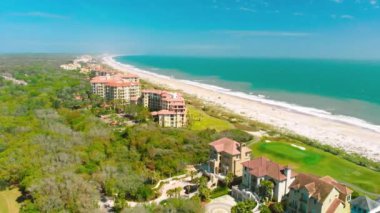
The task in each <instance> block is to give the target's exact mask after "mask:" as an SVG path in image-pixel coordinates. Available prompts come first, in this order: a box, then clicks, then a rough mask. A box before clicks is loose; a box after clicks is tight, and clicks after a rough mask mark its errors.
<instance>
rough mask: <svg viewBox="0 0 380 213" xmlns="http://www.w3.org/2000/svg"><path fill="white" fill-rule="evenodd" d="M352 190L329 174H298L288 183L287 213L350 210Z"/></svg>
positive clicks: (337, 212) (329, 212)
mask: <svg viewBox="0 0 380 213" xmlns="http://www.w3.org/2000/svg"><path fill="white" fill-rule="evenodd" d="M351 193H352V191H351V190H350V189H349V188H348V187H346V186H345V185H343V184H341V183H338V182H337V181H336V180H334V179H333V178H331V177H329V176H325V177H322V178H320V177H316V176H312V175H307V174H298V175H297V177H296V179H295V180H294V182H293V183H292V184H291V185H290V191H289V195H288V205H287V208H286V212H288V213H298V212H300V213H309V212H310V213H322V212H323V213H334V212H336V213H345V212H347V213H348V212H350V203H349V202H350V200H351Z"/></svg>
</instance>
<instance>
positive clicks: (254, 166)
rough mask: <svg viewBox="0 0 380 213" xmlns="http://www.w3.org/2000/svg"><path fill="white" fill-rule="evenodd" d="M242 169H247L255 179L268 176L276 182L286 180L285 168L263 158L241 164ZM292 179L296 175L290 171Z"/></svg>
mask: <svg viewBox="0 0 380 213" xmlns="http://www.w3.org/2000/svg"><path fill="white" fill-rule="evenodd" d="M242 164H243V166H244V167H246V168H248V169H249V170H250V171H249V173H250V174H251V175H254V176H256V177H264V176H268V177H271V178H273V179H275V180H277V181H282V180H286V175H285V173H284V170H285V168H286V167H284V166H281V165H279V164H277V163H274V162H272V161H270V160H269V159H267V158H265V157H259V158H256V159H253V160H250V161H246V162H244V163H242ZM291 175H292V177H295V176H296V175H297V173H295V172H294V171H292V173H291Z"/></svg>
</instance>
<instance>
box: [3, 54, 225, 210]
mask: <svg viewBox="0 0 380 213" xmlns="http://www.w3.org/2000/svg"><path fill="white" fill-rule="evenodd" d="M71 58H72V57H70V56H62V55H55V56H47V55H32V56H27V55H25V56H2V57H0V72H1V75H11V76H13V77H14V78H16V79H18V80H23V81H25V82H27V85H17V84H14V83H12V82H10V81H8V80H5V79H4V78H2V77H0V121H1V123H0V187H1V189H2V190H5V189H7V188H11V187H13V188H15V187H16V188H18V189H19V190H20V192H21V196H20V198H18V200H21V201H22V202H21V212H60V211H64V210H66V211H70V212H91V211H92V210H94V209H96V208H98V204H97V202H98V201H99V199H100V193H104V194H106V195H108V196H113V197H115V198H116V201H118V199H119V200H120V202H117V204H118V205H121V207H120V209H122V208H123V207H124V206H123V200H125V199H127V200H135V201H144V200H149V199H152V198H154V197H155V196H157V195H156V192H155V191H153V190H152V189H151V188H152V187H151V186H152V185H153V184H155V182H156V181H157V180H159V179H161V178H165V177H169V176H173V175H176V174H182V173H184V172H185V171H184V168H185V165H188V164H197V163H201V162H204V161H205V160H206V159H207V156H208V143H209V142H210V141H211V140H213V139H215V138H218V137H220V133H217V132H216V131H214V130H208V129H206V130H198V131H194V130H189V129H162V128H159V127H157V126H156V124H154V123H152V122H151V121H150V118H149V114H147V113H145V111H144V110H142V109H139V107H132V108H131V107H130V108H128V109H126V111H127V112H128V113H130V115H131V117H132V118H131V119H133V118H136V119H137V120H138V121H139V123H138V124H137V125H132V126H129V127H123V128H114V127H111V126H109V125H107V124H105V123H104V122H102V121H101V120H100V119H99V115H100V114H107V113H112V110H114V109H115V108H110V109H104V108H102V107H101V106H102V101H101V100H99V98H98V97H93V96H92V95H91V94H90V90H91V89H90V84H89V82H88V76H86V75H84V74H80V73H79V72H77V71H63V70H61V69H59V68H58V67H59V65H60V64H62V63H65V62H67V61H69V60H70V59H71ZM178 202H180V201H176V202H174V203H177V204H176V205H177V206H178V205H179V206H182V204H178ZM183 202H185V201H183ZM173 205H174V204H173ZM184 205H185V204H184ZM185 206H186V205H185Z"/></svg>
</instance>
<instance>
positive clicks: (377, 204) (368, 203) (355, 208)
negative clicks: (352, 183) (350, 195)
mask: <svg viewBox="0 0 380 213" xmlns="http://www.w3.org/2000/svg"><path fill="white" fill-rule="evenodd" d="M378 200H379V201H375V200H372V199H370V198H368V197H367V196H360V197H357V198H355V199H352V200H351V202H350V204H351V212H352V213H378V212H380V199H378Z"/></svg>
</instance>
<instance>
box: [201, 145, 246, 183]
mask: <svg viewBox="0 0 380 213" xmlns="http://www.w3.org/2000/svg"><path fill="white" fill-rule="evenodd" d="M209 145H210V149H211V151H210V158H209V163H208V165H209V171H210V172H211V173H214V174H222V175H227V173H229V172H230V173H232V174H234V175H235V176H236V177H241V176H242V174H243V171H242V170H243V169H242V168H243V167H242V162H245V161H248V160H249V159H251V149H249V148H248V147H246V145H245V144H244V143H239V142H237V141H234V140H232V139H229V138H221V139H219V140H216V141H214V142H211V143H210V144H209Z"/></svg>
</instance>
